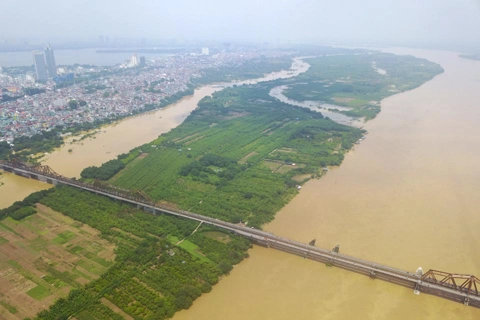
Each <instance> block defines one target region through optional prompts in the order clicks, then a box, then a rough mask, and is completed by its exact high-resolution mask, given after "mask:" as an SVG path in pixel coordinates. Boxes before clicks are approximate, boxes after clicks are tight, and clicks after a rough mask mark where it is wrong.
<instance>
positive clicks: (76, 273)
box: [72, 268, 92, 281]
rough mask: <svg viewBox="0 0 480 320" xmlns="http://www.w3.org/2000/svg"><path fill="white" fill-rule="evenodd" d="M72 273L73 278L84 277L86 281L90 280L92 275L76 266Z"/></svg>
mask: <svg viewBox="0 0 480 320" xmlns="http://www.w3.org/2000/svg"><path fill="white" fill-rule="evenodd" d="M72 273H73V274H74V275H75V277H74V279H77V278H84V279H87V280H88V281H90V280H92V277H90V276H89V275H88V274H86V273H84V272H82V271H80V270H78V269H77V268H75V269H73V270H72Z"/></svg>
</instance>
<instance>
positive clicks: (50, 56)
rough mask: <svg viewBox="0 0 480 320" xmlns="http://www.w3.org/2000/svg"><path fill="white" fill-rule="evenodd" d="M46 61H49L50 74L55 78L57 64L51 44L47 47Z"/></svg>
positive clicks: (48, 69)
mask: <svg viewBox="0 0 480 320" xmlns="http://www.w3.org/2000/svg"><path fill="white" fill-rule="evenodd" d="M45 62H46V63H47V71H48V76H49V77H50V78H53V77H55V76H56V75H57V66H56V65H55V56H54V55H53V49H52V47H51V46H50V44H48V45H47V47H46V48H45Z"/></svg>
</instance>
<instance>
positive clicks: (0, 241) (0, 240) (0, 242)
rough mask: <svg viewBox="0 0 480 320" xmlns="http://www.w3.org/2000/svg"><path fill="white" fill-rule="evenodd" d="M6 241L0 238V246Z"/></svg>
mask: <svg viewBox="0 0 480 320" xmlns="http://www.w3.org/2000/svg"><path fill="white" fill-rule="evenodd" d="M7 242H8V240H7V239H5V238H3V237H0V245H2V244H4V243H7Z"/></svg>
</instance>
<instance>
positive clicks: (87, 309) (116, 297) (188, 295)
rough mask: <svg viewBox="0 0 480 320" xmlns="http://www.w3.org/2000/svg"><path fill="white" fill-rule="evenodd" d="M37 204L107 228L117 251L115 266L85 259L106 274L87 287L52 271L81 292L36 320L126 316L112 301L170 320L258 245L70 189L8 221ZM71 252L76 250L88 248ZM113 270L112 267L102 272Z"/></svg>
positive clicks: (65, 237) (64, 239)
mask: <svg viewBox="0 0 480 320" xmlns="http://www.w3.org/2000/svg"><path fill="white" fill-rule="evenodd" d="M34 202H36V203H40V204H42V205H44V206H47V207H48V208H52V209H53V210H55V211H58V212H61V213H63V214H64V215H66V216H68V217H71V218H73V219H75V220H76V221H77V223H80V224H85V225H88V226H90V227H93V228H95V229H97V230H99V231H100V232H101V234H100V236H101V237H103V238H105V239H106V240H108V241H110V242H111V243H114V244H115V245H116V246H117V249H116V250H115V253H116V258H115V263H114V264H113V266H112V264H111V263H109V262H108V261H105V260H102V259H100V258H98V257H96V256H92V255H91V254H89V255H86V257H87V258H88V259H89V260H88V261H87V260H85V259H83V260H80V261H78V262H77V265H79V266H81V267H82V268H84V269H87V270H89V271H91V272H94V273H95V272H96V271H95V270H98V271H97V272H98V275H99V277H98V278H97V279H93V280H92V281H91V282H90V283H88V284H86V285H85V286H80V285H78V283H75V281H72V279H70V278H69V277H70V276H69V275H68V274H66V273H63V274H62V273H61V272H58V271H57V270H56V269H55V268H53V267H49V268H48V276H47V277H44V278H43V279H44V280H45V281H47V282H48V281H50V282H51V283H56V281H63V282H65V281H67V283H69V284H70V285H71V286H72V287H73V288H74V289H73V290H72V291H70V293H69V294H68V296H66V297H64V298H60V299H58V300H57V301H56V303H55V304H53V305H52V306H51V307H50V308H49V309H48V310H44V311H42V312H40V313H39V314H38V315H37V317H36V318H35V319H38V320H43V319H45V320H47V319H52V320H54V319H55V320H56V319H67V318H69V317H70V316H72V315H75V317H77V319H80V320H81V319H92V318H93V319H123V317H122V316H121V315H120V314H118V313H116V312H114V311H112V309H111V308H109V305H110V304H114V305H115V306H117V307H118V308H120V309H121V310H123V312H125V313H126V314H128V315H130V316H131V317H133V318H134V319H155V320H156V319H165V318H169V317H171V316H172V315H173V314H174V313H175V312H176V311H177V310H181V309H187V308H189V307H190V306H191V304H192V302H193V301H194V300H195V299H196V298H198V297H199V296H200V295H201V294H202V293H205V292H209V291H210V290H211V289H212V286H213V285H215V284H216V283H217V282H218V281H219V278H220V277H221V276H222V275H225V274H228V273H229V272H230V271H231V270H232V268H233V265H235V264H237V263H239V262H240V261H242V260H243V259H244V258H246V257H248V254H247V253H246V251H247V250H248V248H249V247H250V243H249V241H248V240H246V239H243V238H240V237H237V236H234V235H233V234H230V233H227V232H224V231H222V230H218V229H216V228H212V227H209V226H201V227H200V228H198V229H197V230H196V232H195V233H193V231H194V230H195V229H196V228H197V226H198V223H196V222H193V221H190V220H185V219H178V218H176V217H172V216H168V215H158V216H154V215H152V214H150V213H146V212H143V211H140V210H138V209H136V208H135V207H133V206H131V205H128V204H125V203H121V202H118V201H114V200H112V199H110V198H107V197H103V196H98V195H95V194H93V193H90V192H86V191H81V190H78V189H75V188H72V187H67V186H59V187H56V188H53V189H50V190H47V191H41V192H37V193H34V194H32V195H30V196H29V197H27V198H26V199H25V200H23V201H22V202H17V203H15V204H14V205H12V206H11V207H9V208H7V209H4V210H2V211H0V214H1V217H2V219H7V218H10V217H12V218H13V214H15V213H16V212H18V210H21V208H22V206H26V205H31V204H32V203H34ZM29 208H31V207H29ZM192 233H193V234H192ZM73 237H75V234H74V233H72V232H68V231H67V232H64V233H62V234H59V235H58V237H57V238H55V239H53V241H54V242H55V243H57V244H58V245H67V243H68V242H69V241H70V240H71V239H72V238H73ZM180 239H183V241H180ZM70 250H71V251H72V252H75V253H76V252H80V251H83V250H84V249H83V248H81V247H72V248H71V249H70ZM16 265H17V264H16ZM102 266H103V268H102ZM105 267H108V270H106V271H101V270H104V269H105ZM17 268H21V266H17ZM92 270H93V271H92ZM59 277H60V278H59ZM72 282H73V283H72ZM28 294H29V295H31V296H32V297H34V298H35V299H37V300H41V299H43V298H44V296H46V295H50V294H51V293H50V292H49V290H47V289H46V288H45V287H44V286H43V287H42V286H37V287H35V290H31V291H29V293H28ZM89 317H90V318H89Z"/></svg>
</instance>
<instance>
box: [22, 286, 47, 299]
mask: <svg viewBox="0 0 480 320" xmlns="http://www.w3.org/2000/svg"><path fill="white" fill-rule="evenodd" d="M27 294H28V295H29V296H30V297H32V298H34V299H37V300H42V299H43V298H45V297H48V296H49V295H51V293H50V291H49V290H48V289H47V288H45V287H44V286H42V285H37V286H36V287H35V288H33V289H31V290H29V291H28V292H27Z"/></svg>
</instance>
